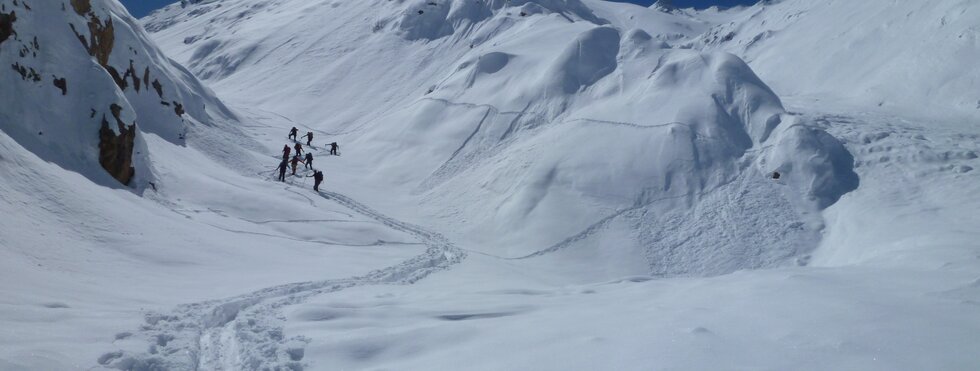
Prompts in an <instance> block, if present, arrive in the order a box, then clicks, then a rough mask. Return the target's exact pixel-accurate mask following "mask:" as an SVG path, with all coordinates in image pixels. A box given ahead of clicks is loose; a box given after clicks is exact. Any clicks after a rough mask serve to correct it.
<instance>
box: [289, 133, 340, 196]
mask: <svg viewBox="0 0 980 371" xmlns="http://www.w3.org/2000/svg"><path fill="white" fill-rule="evenodd" d="M298 132H299V129H296V128H295V127H293V128H292V129H291V130H289V136H288V138H290V139H292V140H293V141H295V140H296V134H297V133H298ZM312 144H313V132H307V133H306V145H307V146H310V147H312ZM339 148H340V146H339V145H338V144H337V142H333V143H330V154H331V155H334V156H339V155H340V154H339V153H338V152H337V149H339ZM293 149H295V150H296V154H295V155H293V157H292V159H290V157H289V155H290V152H292V150H293ZM302 153H303V145H302V144H300V143H299V142H297V143H296V145H294V146H293V148H289V145H288V144H286V145H284V146H283V147H282V162H280V163H279V167H278V168H276V170H278V171H279V181H280V182H285V181H286V171H287V170H288V168H289V167H290V165H292V168H293V175H296V168H297V167H298V166H299V163H300V162H302V163H303V164H305V165H306V168H307V169H311V170H313V175H310V176H307V178H313V190H314V191H317V192H319V191H320V183H323V172H322V171H319V170H316V169H314V168H313V154H312V153H310V152H306V157H305V158H301V157H300V156H301V154H302Z"/></svg>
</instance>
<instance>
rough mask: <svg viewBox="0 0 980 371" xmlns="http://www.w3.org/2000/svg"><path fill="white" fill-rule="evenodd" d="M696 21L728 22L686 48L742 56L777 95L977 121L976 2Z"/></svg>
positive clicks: (807, 4)
mask: <svg viewBox="0 0 980 371" xmlns="http://www.w3.org/2000/svg"><path fill="white" fill-rule="evenodd" d="M692 15H693V16H694V17H701V18H712V17H720V18H722V19H725V21H719V22H717V26H715V27H714V28H713V29H711V30H709V31H708V32H706V33H704V34H703V35H701V36H700V37H698V38H697V39H695V40H694V41H693V42H691V43H689V44H688V46H690V47H694V48H699V49H701V48H711V49H720V50H726V51H729V52H732V53H735V54H738V55H739V56H742V57H743V58H745V59H746V60H747V61H749V63H750V64H751V65H752V67H753V68H754V69H755V70H756V72H758V73H759V74H760V75H761V76H762V77H763V78H764V79H766V80H767V81H769V82H770V83H771V84H773V86H774V87H775V88H776V89H777V90H778V91H780V93H781V94H787V95H811V96H812V95H817V94H833V95H836V96H838V97H842V98H843V97H846V98H847V99H849V100H853V101H859V102H861V103H862V104H867V105H869V106H882V107H887V108H889V109H893V110H903V111H904V110H908V109H909V107H919V106H929V107H941V110H942V111H946V112H947V114H950V115H968V116H972V117H977V116H978V115H980V92H978V90H977V89H976V82H977V81H980V70H978V69H977V68H975V63H974V61H975V60H977V58H980V43H978V42H977V40H978V38H980V24H978V22H977V19H980V2H976V1H963V0H937V1H928V2H922V1H900V2H895V1H889V0H867V1H848V0H828V1H809V0H786V1H779V2H771V3H767V4H758V5H755V6H752V7H748V8H744V9H736V10H734V11H729V12H716V11H705V12H702V13H700V14H699V13H695V14H692ZM917 111H921V110H917ZM910 113H913V112H910Z"/></svg>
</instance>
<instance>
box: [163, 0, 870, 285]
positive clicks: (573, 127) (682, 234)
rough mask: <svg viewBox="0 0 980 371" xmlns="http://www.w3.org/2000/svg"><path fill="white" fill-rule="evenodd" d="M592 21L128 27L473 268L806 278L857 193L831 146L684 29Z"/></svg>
mask: <svg viewBox="0 0 980 371" xmlns="http://www.w3.org/2000/svg"><path fill="white" fill-rule="evenodd" d="M600 10H602V12H601V13H603V14H607V15H608V17H600V16H597V15H596V14H598V13H599V12H596V11H593V10H592V8H591V7H590V6H589V5H587V3H583V2H580V1H576V0H567V1H556V0H549V1H543V0H542V1H534V0H530V1H520V2H513V1H511V2H509V3H507V2H501V1H489V2H471V1H438V0H437V1H393V2H392V1H380V0H377V1H360V2H345V1H335V2H323V3H310V2H305V1H298V0H281V1H278V2H272V3H250V2H241V1H228V0H224V1H221V0H219V1H211V2H206V3H201V4H196V5H195V4H190V3H187V4H184V5H183V6H180V5H173V6H170V7H168V8H166V9H164V10H162V11H160V12H157V13H155V14H153V15H152V16H150V17H148V18H147V19H145V20H144V22H145V24H146V27H147V29H149V30H153V31H155V33H154V38H155V39H156V40H157V41H158V42H159V43H160V44H161V45H162V46H163V48H165V49H166V50H168V52H170V53H172V55H174V56H175V57H176V58H178V59H179V60H182V61H184V62H186V63H187V64H189V65H191V66H193V69H194V71H195V72H196V73H197V74H198V75H200V76H202V77H203V78H205V79H207V80H208V81H211V82H212V83H213V84H214V86H215V87H216V88H217V89H218V90H219V91H221V92H222V93H223V94H225V95H226V96H227V97H229V99H234V100H236V101H237V102H238V103H239V104H245V105H251V106H258V107H260V108H262V109H266V110H270V111H275V112H278V113H281V114H284V115H287V116H289V117H292V118H294V119H296V120H297V121H298V122H301V123H304V124H308V125H310V126H312V127H315V128H317V129H320V130H321V132H322V133H324V134H334V136H336V135H342V136H343V137H342V142H343V143H344V146H345V148H346V149H345V150H344V159H345V161H353V162H357V163H359V164H362V165H363V167H362V168H363V169H364V170H363V171H364V174H363V178H362V179H358V180H357V181H362V182H366V183H371V184H384V185H386V186H389V187H391V188H392V189H402V190H404V191H405V192H406V193H408V192H411V193H413V194H415V195H416V196H417V197H418V198H419V200H420V201H421V204H422V207H423V208H424V212H425V213H427V214H429V215H431V216H432V217H433V218H439V219H440V220H442V221H444V222H445V224H446V225H447V229H450V230H452V232H451V233H453V234H455V235H456V236H455V237H456V238H458V239H459V240H461V241H464V244H465V245H467V246H472V247H475V248H477V249H479V250H481V251H484V252H486V253H489V254H493V255H498V256H503V257H507V258H514V259H532V258H552V259H563V260H565V261H567V262H569V264H577V262H580V261H582V256H583V255H587V256H598V257H600V258H598V259H591V261H592V262H593V264H592V267H591V270H593V271H594V272H602V273H596V274H597V275H602V274H609V275H622V274H650V273H654V274H659V275H689V274H721V273H727V272H732V271H734V270H738V269H750V268H759V267H768V266H774V265H779V264H786V263H788V262H794V261H796V262H800V263H805V261H806V258H805V256H806V254H807V253H808V252H809V250H810V249H812V248H813V247H814V246H815V245H816V243H817V240H818V232H819V230H820V228H821V220H820V217H819V214H818V211H819V210H820V209H821V208H824V207H826V206H828V205H830V204H832V203H834V202H835V201H836V200H837V198H839V197H840V196H841V195H842V194H844V193H846V192H848V191H850V190H853V189H854V188H855V187H857V177H856V176H855V175H854V173H853V171H852V170H851V167H852V166H853V163H852V162H853V160H852V159H851V157H850V155H849V154H848V153H847V151H846V150H845V149H844V148H843V147H842V146H841V145H840V143H838V142H837V141H836V140H835V139H833V137H830V136H829V135H827V134H826V133H824V132H822V131H821V130H819V129H816V128H813V127H811V126H810V125H808V123H807V122H805V120H802V119H800V118H798V117H796V116H793V115H791V114H789V113H787V112H786V111H785V110H784V109H783V108H782V105H781V103H780V101H779V99H778V98H777V97H776V95H775V94H774V93H773V92H772V91H771V90H770V89H769V88H768V87H767V86H766V84H765V83H763V82H762V81H761V80H760V79H759V78H758V77H756V75H755V74H754V73H753V71H752V70H751V69H750V68H749V67H748V66H747V65H746V64H745V63H743V62H742V60H740V59H739V58H737V57H735V56H733V55H731V54H727V53H712V52H698V51H691V50H675V49H670V43H672V42H676V41H677V40H679V39H678V37H679V36H678V35H679V34H681V35H682V34H683V32H690V31H691V30H693V29H695V27H696V26H697V25H696V24H694V23H693V21H691V20H690V19H687V18H681V17H675V16H661V15H653V16H651V18H650V19H651V20H654V21H656V22H660V21H663V24H659V23H658V24H657V25H643V26H642V27H641V26H637V27H632V26H629V25H628V24H629V22H631V20H630V17H629V16H627V15H625V14H624V13H621V12H617V11H616V10H615V9H612V10H611V9H609V8H602V9H600ZM665 17H666V18H665ZM634 23H635V22H634ZM284 92H289V93H284ZM284 129H285V128H284ZM776 173H779V175H778V179H774V174H776ZM354 181H355V180H351V182H354ZM582 275H588V273H582Z"/></svg>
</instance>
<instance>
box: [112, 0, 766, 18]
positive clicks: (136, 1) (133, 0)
mask: <svg viewBox="0 0 980 371" xmlns="http://www.w3.org/2000/svg"><path fill="white" fill-rule="evenodd" d="M121 1H122V3H123V5H126V7H127V8H129V12H130V13H133V15H134V16H136V17H137V18H138V17H143V16H145V15H147V14H149V13H150V12H151V11H153V10H154V9H157V8H161V7H163V6H164V5H167V4H170V3H175V2H177V0H121ZM611 1H618V2H621V3H634V4H640V5H650V4H653V3H654V2H655V1H656V0H611ZM756 1H758V0H674V5H677V6H679V7H684V8H686V7H692V6H693V7H695V8H707V7H709V6H712V5H722V6H733V5H739V4H754V3H755V2H756Z"/></svg>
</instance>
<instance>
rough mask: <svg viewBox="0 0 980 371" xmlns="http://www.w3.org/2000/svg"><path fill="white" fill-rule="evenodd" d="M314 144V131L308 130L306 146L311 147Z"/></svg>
mask: <svg viewBox="0 0 980 371" xmlns="http://www.w3.org/2000/svg"><path fill="white" fill-rule="evenodd" d="M312 145H313V132H312V131H308V132H306V146H307V147H309V146H312Z"/></svg>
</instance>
